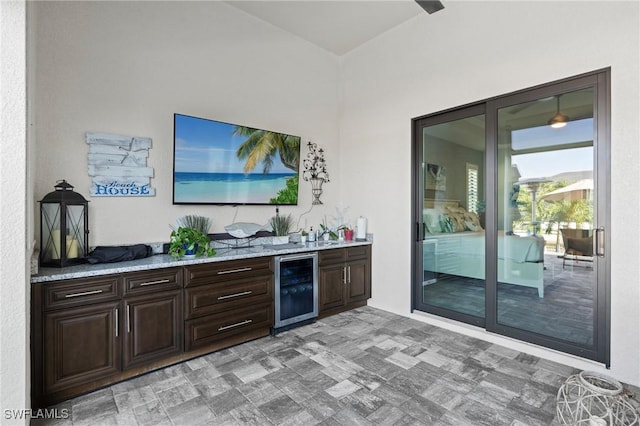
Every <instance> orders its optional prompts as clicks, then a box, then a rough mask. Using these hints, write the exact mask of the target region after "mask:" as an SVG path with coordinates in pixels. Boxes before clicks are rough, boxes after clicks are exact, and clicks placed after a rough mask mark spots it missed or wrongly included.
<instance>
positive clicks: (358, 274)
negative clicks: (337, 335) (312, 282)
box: [318, 246, 371, 317]
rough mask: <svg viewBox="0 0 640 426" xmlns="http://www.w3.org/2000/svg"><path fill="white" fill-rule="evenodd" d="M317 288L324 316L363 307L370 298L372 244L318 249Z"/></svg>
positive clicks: (319, 307)
mask: <svg viewBox="0 0 640 426" xmlns="http://www.w3.org/2000/svg"><path fill="white" fill-rule="evenodd" d="M318 287H319V289H318V296H319V297H318V312H319V315H320V316H321V317H324V316H327V315H332V314H335V313H338V312H342V311H345V310H348V309H353V308H355V307H358V306H364V305H365V304H366V303H367V299H369V298H370V297H371V249H370V246H356V247H348V248H344V249H333V250H324V251H320V252H318Z"/></svg>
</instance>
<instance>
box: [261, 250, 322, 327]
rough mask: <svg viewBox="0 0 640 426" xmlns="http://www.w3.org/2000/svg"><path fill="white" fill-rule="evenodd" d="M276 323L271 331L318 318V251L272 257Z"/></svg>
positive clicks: (295, 325)
mask: <svg viewBox="0 0 640 426" xmlns="http://www.w3.org/2000/svg"><path fill="white" fill-rule="evenodd" d="M275 305H276V306H275V324H274V327H273V329H272V334H276V333H278V332H280V331H285V330H288V329H290V328H293V327H297V326H299V325H303V324H307V323H310V322H313V321H315V319H316V318H317V317H318V254H317V253H305V254H300V255H298V254H295V255H289V256H277V257H275Z"/></svg>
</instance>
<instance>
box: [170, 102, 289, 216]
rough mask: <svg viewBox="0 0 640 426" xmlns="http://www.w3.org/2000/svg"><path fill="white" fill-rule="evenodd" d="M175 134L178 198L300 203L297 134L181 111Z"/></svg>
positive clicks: (184, 200) (175, 198)
mask: <svg viewBox="0 0 640 426" xmlns="http://www.w3.org/2000/svg"><path fill="white" fill-rule="evenodd" d="M174 134H175V140H174V173H173V185H174V192H173V202H174V203H176V204H279V205H286V204H297V203H298V169H299V164H300V137H299V136H292V135H287V134H283V133H277V132H271V131H268V130H261V129H254V128H250V127H245V126H239V125H235V124H229V123H223V122H219V121H214V120H207V119H203V118H197V117H190V116H186V115H180V114H176V115H175V122H174Z"/></svg>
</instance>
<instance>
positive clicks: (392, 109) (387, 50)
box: [340, 2, 640, 385]
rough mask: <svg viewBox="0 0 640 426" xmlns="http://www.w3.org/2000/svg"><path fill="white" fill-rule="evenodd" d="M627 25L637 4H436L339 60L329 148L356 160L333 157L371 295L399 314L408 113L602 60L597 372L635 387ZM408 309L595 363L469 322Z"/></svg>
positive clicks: (632, 59)
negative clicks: (606, 186)
mask: <svg viewBox="0 0 640 426" xmlns="http://www.w3.org/2000/svg"><path fill="white" fill-rule="evenodd" d="M578 17H579V19H578ZM639 26H640V25H639V5H638V3H637V2H584V3H583V2H553V13H551V11H550V6H549V3H547V2H448V3H447V4H446V8H445V9H444V10H443V11H440V12H438V13H436V14H434V15H427V14H424V15H420V16H418V17H416V18H415V19H412V20H411V21H409V22H407V23H406V24H404V25H402V26H400V27H396V28H395V29H393V30H391V31H389V32H387V33H386V34H384V35H383V36H381V37H379V38H377V39H375V40H373V41H371V42H369V43H368V44H366V45H365V46H363V47H361V48H359V49H357V50H355V51H353V52H351V53H349V54H348V55H346V56H345V57H344V58H343V60H342V88H343V93H342V98H343V104H342V109H341V111H342V113H341V117H340V136H341V138H340V155H341V156H342V157H343V158H349V159H350V160H351V161H352V164H355V165H356V167H350V166H349V165H348V164H346V163H344V162H343V163H342V164H341V167H342V168H341V178H342V181H341V185H340V190H341V193H342V196H343V197H346V196H349V197H350V198H351V199H352V200H353V204H354V205H356V206H358V208H359V209H360V210H362V211H364V212H366V214H367V215H368V216H369V220H370V223H371V226H372V227H373V228H375V233H376V243H375V244H374V246H373V273H372V276H373V289H372V292H373V298H372V300H371V303H370V304H371V305H373V306H376V307H379V308H382V309H386V310H389V311H392V312H396V313H400V314H402V315H409V314H410V291H411V288H410V286H411V268H410V265H411V243H410V235H411V229H410V218H411V203H410V200H411V195H412V194H411V191H410V188H411V121H410V119H411V118H412V117H417V116H421V115H424V114H428V113H432V112H437V111H440V110H443V109H446V108H450V107H455V106H458V105H463V104H465V103H468V102H473V101H477V100H481V99H485V98H489V97H492V96H496V95H500V94H504V93H508V92H511V91H515V90H519V89H523V88H527V87H530V86H534V85H537V84H541V83H545V82H549V81H553V80H557V79H562V78H565V77H570V76H572V75H577V74H581V73H584V72H588V71H593V70H596V69H600V68H604V67H609V66H610V67H611V70H612V84H611V86H612V95H611V99H612V107H611V110H612V139H611V148H612V149H611V151H612V176H611V179H612V194H611V199H612V205H611V211H612V223H613V225H612V229H611V230H610V232H611V236H612V241H613V242H612V247H611V248H610V250H609V253H611V266H612V276H611V289H612V300H611V306H612V319H611V321H612V322H611V325H612V334H611V370H609V371H607V372H606V373H607V374H609V375H613V376H615V377H616V378H618V379H619V380H623V381H625V382H627V383H630V384H634V385H640V363H639V361H638V354H639V353H640V309H639V307H640V285H639V278H638V277H639V276H640V273H639V272H640V269H639V265H638V253H640V244H639V243H640V232H635V228H636V226H635V223H637V215H638V213H637V212H638V210H639V208H640V202H639V196H638V194H639V193H640V180H639V168H638V164H639V163H640V153H639V147H638V140H639V136H640V134H639V130H638V116H640V109H639V106H638V99H639V90H638V89H639V83H638V79H639V75H640V70H639V68H638V63H639V53H638V52H639V50H640V45H639V42H638V27H639ZM558 45H559V48H558V49H553V47H554V46H558ZM630 229H631V230H633V231H632V232H629V231H630ZM413 316H414V317H416V318H421V319H423V320H425V321H428V322H432V323H437V324H439V325H442V326H445V327H449V328H452V329H456V330H458V331H463V332H465V333H468V334H472V335H475V336H478V337H481V338H484V339H488V340H491V341H494V342H499V343H502V344H505V345H508V346H511V347H514V348H516V349H519V350H524V351H527V352H530V353H534V354H536V355H538V356H543V357H546V358H550V359H554V360H557V361H560V362H564V363H567V364H570V365H574V366H576V367H577V368H588V369H596V370H598V369H600V370H602V366H601V365H600V364H595V363H590V362H586V361H583V360H579V359H577V358H574V357H570V356H565V355H561V354H557V353H555V352H553V351H548V350H543V349H540V348H537V347H533V346H531V345H526V344H522V343H518V342H515V341H513V340H510V339H506V338H501V337H497V336H495V335H491V334H489V333H485V332H482V331H479V330H478V329H474V328H470V327H466V326H460V325H459V324H453V323H451V322H449V321H443V320H441V319H437V318H434V317H430V316H419V315H413Z"/></svg>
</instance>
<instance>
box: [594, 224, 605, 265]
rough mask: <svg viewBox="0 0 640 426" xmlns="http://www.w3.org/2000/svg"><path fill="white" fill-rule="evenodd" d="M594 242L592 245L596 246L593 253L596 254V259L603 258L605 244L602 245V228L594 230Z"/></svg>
mask: <svg viewBox="0 0 640 426" xmlns="http://www.w3.org/2000/svg"><path fill="white" fill-rule="evenodd" d="M594 231H595V234H596V237H595V239H594V240H595V241H594V244H595V246H596V249H595V252H596V256H598V257H604V250H605V244H604V226H601V227H599V228H596V229H595V230H594Z"/></svg>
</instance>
